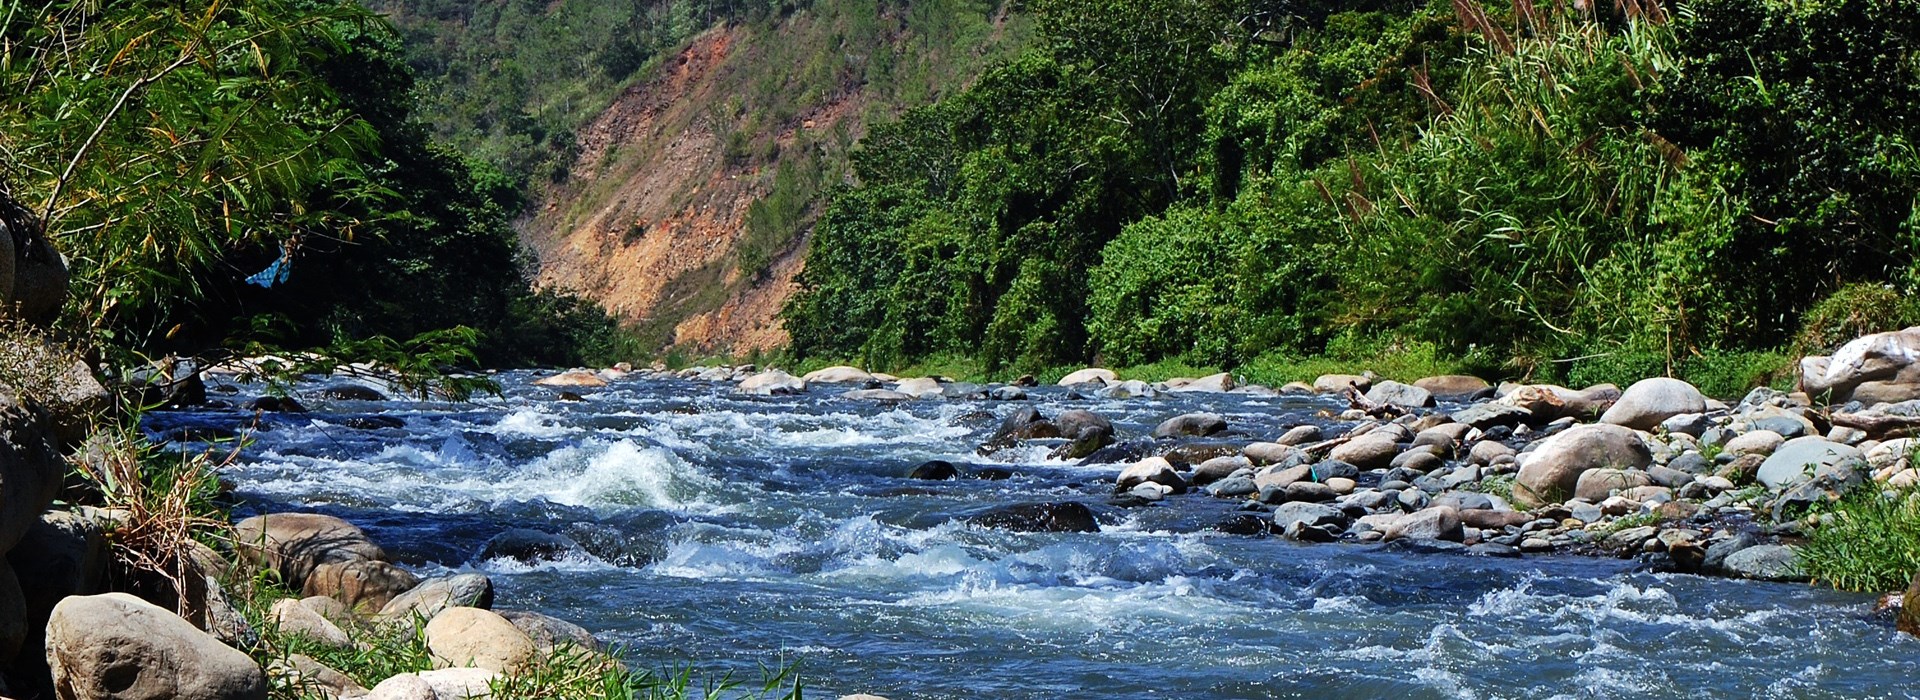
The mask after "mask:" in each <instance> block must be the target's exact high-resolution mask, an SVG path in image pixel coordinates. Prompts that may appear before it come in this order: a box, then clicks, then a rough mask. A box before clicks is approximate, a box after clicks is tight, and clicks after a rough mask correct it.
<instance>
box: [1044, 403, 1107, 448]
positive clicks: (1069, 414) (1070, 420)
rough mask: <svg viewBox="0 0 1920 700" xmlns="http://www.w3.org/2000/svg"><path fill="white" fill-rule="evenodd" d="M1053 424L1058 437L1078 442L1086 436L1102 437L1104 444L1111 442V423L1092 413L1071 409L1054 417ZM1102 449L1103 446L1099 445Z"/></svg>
mask: <svg viewBox="0 0 1920 700" xmlns="http://www.w3.org/2000/svg"><path fill="white" fill-rule="evenodd" d="M1053 424H1054V426H1056V427H1057V428H1059V430H1060V437H1063V438H1066V439H1068V440H1078V439H1080V438H1083V437H1086V436H1088V435H1094V434H1097V435H1104V436H1106V438H1107V440H1106V442H1108V443H1111V442H1112V441H1113V422H1112V421H1109V420H1107V419H1106V418H1103V417H1101V416H1100V415H1099V414H1096V413H1094V412H1092V411H1086V410H1082V409H1077V408H1076V409H1073V410H1070V411H1065V412H1063V413H1061V414H1060V415H1058V416H1056V417H1054V419H1053ZM1101 446H1102V447H1104V446H1105V444H1102V445H1101Z"/></svg>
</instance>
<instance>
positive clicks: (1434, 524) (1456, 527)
mask: <svg viewBox="0 0 1920 700" xmlns="http://www.w3.org/2000/svg"><path fill="white" fill-rule="evenodd" d="M1384 534H1385V535H1386V539H1387V540H1398V539H1415V540H1445V541H1447V542H1459V541H1461V540H1464V539H1466V530H1465V528H1463V527H1462V526H1461V522H1460V513H1459V512H1458V511H1455V510H1454V509H1452V508H1448V507H1446V506H1435V507H1432V508H1427V509H1424V510H1420V511H1416V512H1413V513H1408V514H1406V515H1403V516H1400V517H1399V518H1397V519H1395V520H1394V521H1393V522H1392V523H1390V524H1388V525H1387V528H1386V532H1385V533H1384Z"/></svg>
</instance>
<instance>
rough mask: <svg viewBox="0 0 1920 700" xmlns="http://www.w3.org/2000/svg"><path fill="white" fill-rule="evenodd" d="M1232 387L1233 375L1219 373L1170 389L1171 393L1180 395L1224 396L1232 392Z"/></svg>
mask: <svg viewBox="0 0 1920 700" xmlns="http://www.w3.org/2000/svg"><path fill="white" fill-rule="evenodd" d="M1233 387H1234V383H1233V375H1231V374H1228V373H1226V372H1221V373H1219V374H1209V375H1207V376H1205V377H1201V378H1199V379H1195V380H1193V381H1190V382H1187V383H1186V384H1185V385H1182V386H1181V387H1179V388H1177V389H1171V391H1176V392H1182V393H1201V394H1224V393H1227V392H1229V391H1233Z"/></svg>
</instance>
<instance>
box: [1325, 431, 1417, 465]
mask: <svg viewBox="0 0 1920 700" xmlns="http://www.w3.org/2000/svg"><path fill="white" fill-rule="evenodd" d="M1399 453H1400V448H1399V446H1398V445H1396V444H1395V443H1394V440H1393V436H1392V435H1390V434H1387V433H1385V432H1372V433H1367V434H1365V435H1361V436H1359V437H1356V438H1354V439H1352V440H1348V441H1346V442H1344V443H1341V444H1340V445H1338V446H1335V447H1334V448H1333V453H1332V454H1331V455H1330V457H1331V458H1332V459H1336V460H1339V461H1342V462H1346V463H1348V464H1351V465H1354V466H1356V467H1359V468H1361V469H1384V468H1386V467H1387V465H1388V464H1389V463H1391V462H1392V461H1393V457H1394V455H1397V454H1399Z"/></svg>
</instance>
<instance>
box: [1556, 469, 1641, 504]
mask: <svg viewBox="0 0 1920 700" xmlns="http://www.w3.org/2000/svg"><path fill="white" fill-rule="evenodd" d="M1652 483H1653V476H1652V475H1650V474H1648V473H1646V472H1643V471H1640V470H1638V469H1589V470H1587V471H1585V472H1581V473H1580V478H1579V480H1578V481H1576V482H1575V484H1574V487H1573V497H1574V498H1578V499H1581V500H1583V501H1587V502H1589V503H1599V502H1601V501H1604V500H1607V497H1608V496H1611V495H1613V492H1614V491H1615V490H1622V491H1624V490H1627V489H1634V488H1639V487H1642V486H1647V485H1649V484H1652Z"/></svg>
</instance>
